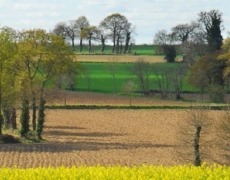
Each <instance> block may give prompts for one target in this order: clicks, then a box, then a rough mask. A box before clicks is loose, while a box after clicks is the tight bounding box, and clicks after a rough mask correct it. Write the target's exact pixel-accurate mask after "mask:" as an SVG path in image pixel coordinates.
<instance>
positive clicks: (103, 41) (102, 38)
mask: <svg viewBox="0 0 230 180" xmlns="http://www.w3.org/2000/svg"><path fill="white" fill-rule="evenodd" d="M104 50H105V38H104V37H103V35H101V52H102V53H103V52H104Z"/></svg>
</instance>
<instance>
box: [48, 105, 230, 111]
mask: <svg viewBox="0 0 230 180" xmlns="http://www.w3.org/2000/svg"><path fill="white" fill-rule="evenodd" d="M46 108H47V109H81V110H82V109H86V110H87V109H91V110H92V109H132V110H135V109H136V110H141V109H201V108H202V109H207V110H226V109H229V108H228V106H227V105H195V106H164V105H163V106H156V105H155V106H132V105H131V106H128V105H127V106H124V105H121V106H118V105H48V106H46Z"/></svg>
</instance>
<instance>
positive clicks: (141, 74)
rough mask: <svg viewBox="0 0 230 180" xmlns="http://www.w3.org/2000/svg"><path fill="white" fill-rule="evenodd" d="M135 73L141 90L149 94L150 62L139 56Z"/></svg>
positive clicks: (135, 65)
mask: <svg viewBox="0 0 230 180" xmlns="http://www.w3.org/2000/svg"><path fill="white" fill-rule="evenodd" d="M133 73H134V75H135V76H136V77H137V80H138V81H139V84H140V90H141V92H142V93H144V94H148V93H149V76H150V73H151V67H150V64H149V63H148V62H146V61H145V60H144V59H143V58H139V59H138V60H137V61H136V62H135V64H134V69H133Z"/></svg>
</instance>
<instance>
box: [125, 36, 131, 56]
mask: <svg viewBox="0 0 230 180" xmlns="http://www.w3.org/2000/svg"><path fill="white" fill-rule="evenodd" d="M129 41H130V32H128V33H127V34H126V40H125V49H124V54H126V53H127V51H128V49H129Z"/></svg>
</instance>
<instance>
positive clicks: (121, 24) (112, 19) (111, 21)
mask: <svg viewBox="0 0 230 180" xmlns="http://www.w3.org/2000/svg"><path fill="white" fill-rule="evenodd" d="M127 23H128V19H127V18H126V17H125V16H123V15H121V14H119V13H115V14H111V15H109V16H107V17H106V18H105V19H104V20H103V21H102V22H101V23H100V27H104V28H105V29H107V31H108V32H109V34H110V37H111V39H112V42H113V50H112V53H114V52H115V49H116V47H117V49H118V47H119V43H120V40H121V36H122V33H123V32H124V30H125V26H127Z"/></svg>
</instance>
